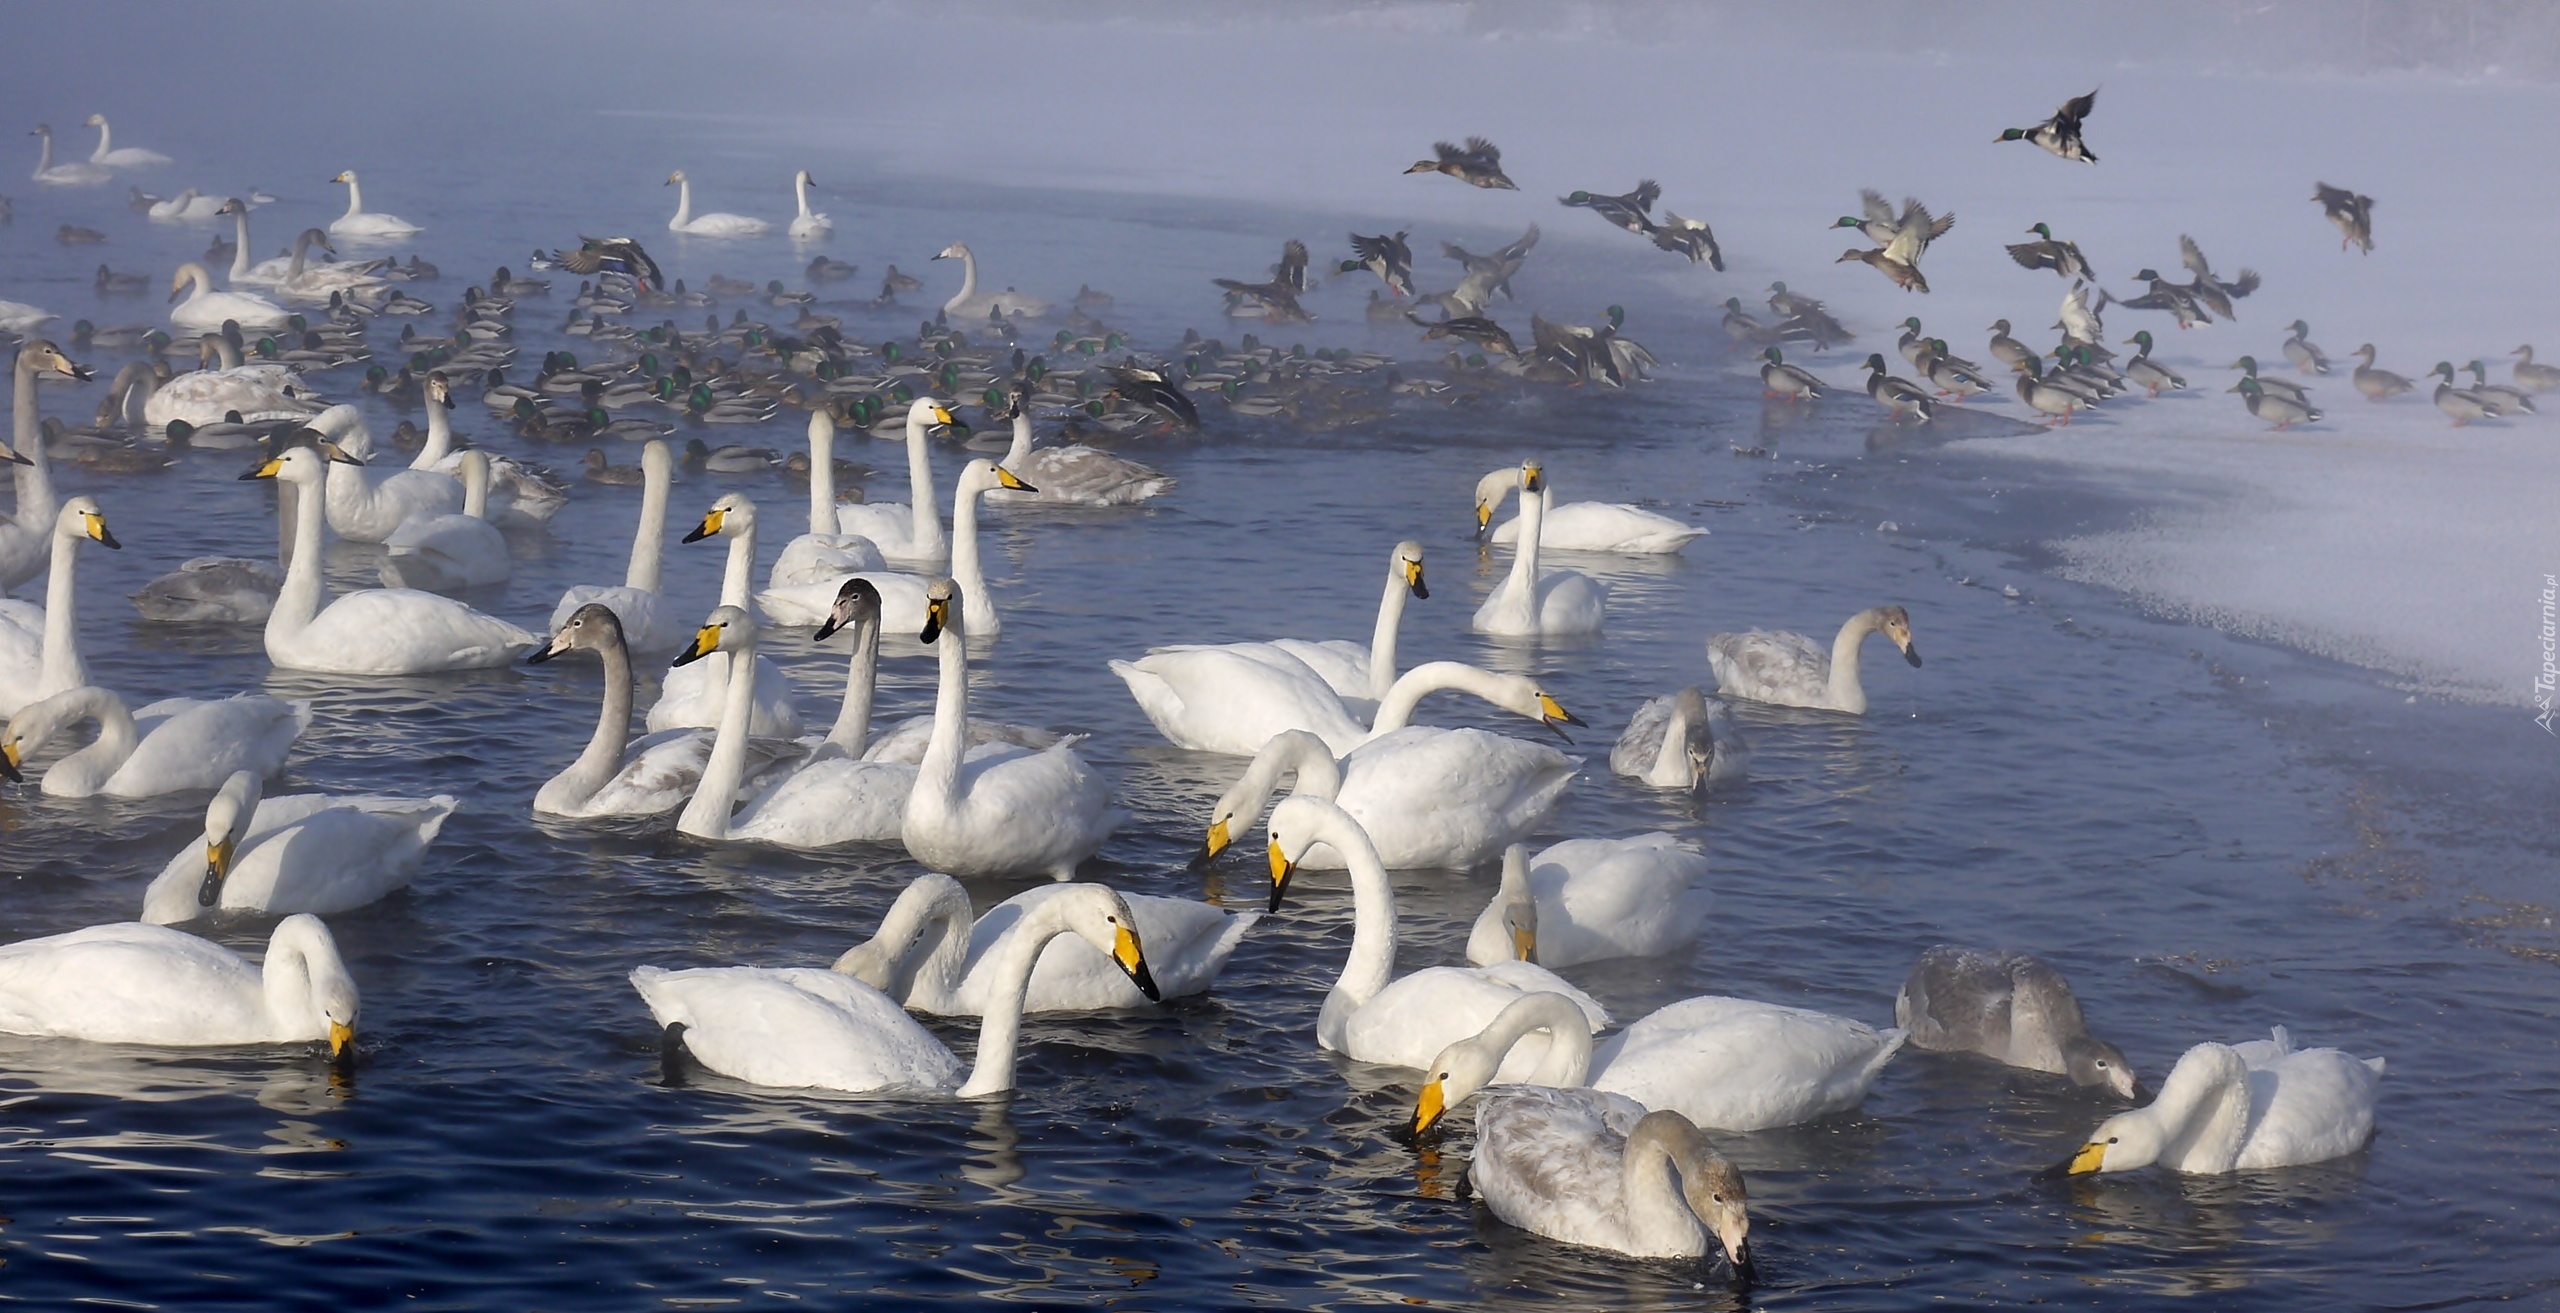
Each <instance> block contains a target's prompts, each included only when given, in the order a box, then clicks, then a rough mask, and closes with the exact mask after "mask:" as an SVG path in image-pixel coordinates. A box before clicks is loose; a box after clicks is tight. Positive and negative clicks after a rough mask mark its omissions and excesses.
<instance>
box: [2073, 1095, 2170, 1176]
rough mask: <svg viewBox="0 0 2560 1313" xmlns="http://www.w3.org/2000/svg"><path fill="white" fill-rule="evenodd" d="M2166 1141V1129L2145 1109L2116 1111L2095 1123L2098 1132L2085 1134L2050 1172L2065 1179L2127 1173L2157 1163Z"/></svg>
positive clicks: (2165, 1146) (2166, 1145)
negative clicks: (2081, 1140) (2079, 1142)
mask: <svg viewBox="0 0 2560 1313" xmlns="http://www.w3.org/2000/svg"><path fill="white" fill-rule="evenodd" d="M2168 1141H2169V1137H2168V1134H2167V1131H2166V1129H2165V1128H2164V1127H2162V1126H2161V1124H2160V1119H2159V1118H2157V1117H2154V1116H2152V1115H2151V1110H2150V1109H2149V1108H2136V1109H2134V1110H2133V1111H2131V1112H2120V1113H2117V1114H2116V1115H2115V1116H2113V1117H2109V1118H2108V1119H2106V1120H2105V1121H2103V1122H2100V1123H2098V1129H2096V1130H2094V1131H2091V1132H2089V1140H2088V1142H2087V1143H2085V1144H2083V1145H2081V1146H2080V1147H2079V1149H2078V1150H2076V1151H2074V1152H2073V1153H2072V1155H2071V1157H2070V1158H2069V1159H2067V1160H2065V1161H2063V1162H2061V1163H2058V1164H2056V1165H2055V1167H2054V1169H2053V1170H2054V1171H2055V1172H2058V1173H2060V1174H2062V1175H2065V1176H2085V1175H2088V1174H2089V1173H2091V1172H2130V1171H2132V1170H2134V1169H2135V1168H2138V1167H2148V1166H2150V1165H2151V1164H2153V1163H2156V1162H2158V1161H2160V1154H2161V1151H2162V1150H2164V1149H2166V1148H2167V1147H2168Z"/></svg>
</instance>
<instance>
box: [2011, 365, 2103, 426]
mask: <svg viewBox="0 0 2560 1313" xmlns="http://www.w3.org/2000/svg"><path fill="white" fill-rule="evenodd" d="M2018 399H2019V400H2020V401H2023V402H2025V403H2027V407H2028V408H2029V409H2031V410H2035V411H2038V412H2041V413H2043V414H2045V415H2049V416H2051V417H2052V418H2050V419H2048V420H2046V421H2045V422H2046V423H2047V424H2068V423H2070V422H2071V417H2072V416H2074V415H2077V414H2079V413H2080V412H2081V411H2084V410H2087V409H2089V408H2090V407H2092V406H2095V405H2097V404H2098V403H2097V401H2096V399H2095V398H2093V397H2091V396H2089V395H2088V394H2087V393H2086V392H2083V391H2081V390H2079V389H2077V388H2072V387H2068V386H2065V385H2064V381H2063V380H2062V379H2060V378H2058V377H2052V376H2048V375H2046V373H2045V372H2044V368H2043V365H2042V362H2040V361H2034V360H2030V361H2028V362H2027V367H2026V369H2025V370H2023V371H2021V372H2020V373H2019V375H2018Z"/></svg>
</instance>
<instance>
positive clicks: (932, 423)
mask: <svg viewBox="0 0 2560 1313" xmlns="http://www.w3.org/2000/svg"><path fill="white" fill-rule="evenodd" d="M959 422H960V420H959V417H958V416H956V415H954V414H952V413H951V403H950V402H948V401H944V400H942V399H941V398H939V397H918V398H916V399H915V401H914V402H912V403H910V404H909V405H908V406H907V432H909V433H922V432H925V431H926V430H928V429H934V428H948V427H950V426H951V425H953V424H957V423H959Z"/></svg>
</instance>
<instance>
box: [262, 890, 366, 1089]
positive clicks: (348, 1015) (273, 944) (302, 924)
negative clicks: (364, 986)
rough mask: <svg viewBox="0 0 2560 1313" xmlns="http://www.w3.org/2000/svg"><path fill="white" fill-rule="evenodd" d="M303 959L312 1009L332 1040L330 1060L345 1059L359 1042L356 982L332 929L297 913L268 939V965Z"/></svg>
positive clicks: (287, 919)
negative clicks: (296, 958) (284, 960)
mask: <svg viewBox="0 0 2560 1313" xmlns="http://www.w3.org/2000/svg"><path fill="white" fill-rule="evenodd" d="M292 957H299V958H300V959H301V961H302V969H303V971H304V972H305V974H306V975H307V976H308V978H309V980H310V986H311V1007H312V1009H313V1011H315V1012H317V1013H318V1014H319V1015H318V1017H317V1018H316V1020H318V1021H319V1022H320V1024H321V1027H322V1028H323V1031H324V1033H326V1034H327V1035H328V1037H329V1056H330V1057H332V1058H343V1057H345V1056H346V1055H347V1050H348V1048H349V1047H351V1046H352V1045H354V1043H355V1042H356V1011H357V1001H356V981H355V977H353V976H350V975H348V974H347V963H346V959H345V958H342V957H340V956H339V955H338V941H337V939H336V938H335V937H334V936H332V935H331V934H330V933H329V927H328V926H326V925H324V924H322V923H321V921H320V918H319V917H316V916H313V915H312V914H310V913H309V912H296V913H294V914H293V915H291V916H288V917H286V918H285V919H283V920H282V921H278V922H277V923H276V930H275V933H274V934H273V935H270V936H268V938H267V961H268V962H269V963H270V964H273V963H275V962H277V961H278V960H280V959H289V958H292Z"/></svg>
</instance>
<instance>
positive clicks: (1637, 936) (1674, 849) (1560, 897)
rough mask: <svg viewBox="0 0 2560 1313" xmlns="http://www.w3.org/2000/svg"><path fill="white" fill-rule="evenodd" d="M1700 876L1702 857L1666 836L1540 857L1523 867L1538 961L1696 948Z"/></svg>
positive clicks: (1554, 850)
mask: <svg viewBox="0 0 2560 1313" xmlns="http://www.w3.org/2000/svg"><path fill="white" fill-rule="evenodd" d="M1706 878H1707V858H1706V854H1704V853H1701V852H1699V851H1698V850H1697V849H1696V848H1694V847H1691V846H1689V845H1686V844H1683V843H1681V842H1680V841H1679V840H1678V839H1675V838H1673V837H1672V836H1670V835H1668V834H1661V833H1655V834H1644V835H1638V836H1636V837H1635V838H1632V839H1569V840H1567V841H1565V842H1563V843H1560V844H1557V845H1555V846H1554V847H1551V848H1549V849H1547V850H1546V851H1545V852H1542V853H1539V854H1538V855H1537V856H1536V857H1535V858H1532V859H1531V861H1530V864H1529V889H1530V892H1531V893H1532V894H1533V895H1535V896H1536V898H1537V903H1538V947H1537V952H1538V961H1539V963H1540V964H1541V965H1544V966H1550V967H1568V966H1573V965H1575V964H1576V963H1581V962H1598V961H1603V960H1606V959H1609V958H1613V957H1652V956H1654V955H1656V954H1660V953H1668V952H1670V951H1672V950H1673V949H1676V948H1680V947H1683V946H1685V945H1687V944H1690V943H1693V942H1695V941H1696V940H1697V937H1698V929H1699V927H1700V926H1701V925H1703V924H1705V922H1706V919H1707V909H1708V900H1709V895H1708V893H1707V890H1706V887H1705V883H1704V882H1705V880H1706Z"/></svg>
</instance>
